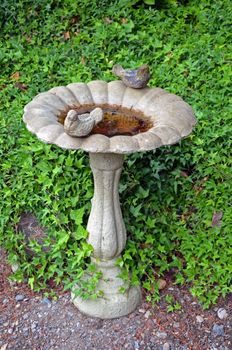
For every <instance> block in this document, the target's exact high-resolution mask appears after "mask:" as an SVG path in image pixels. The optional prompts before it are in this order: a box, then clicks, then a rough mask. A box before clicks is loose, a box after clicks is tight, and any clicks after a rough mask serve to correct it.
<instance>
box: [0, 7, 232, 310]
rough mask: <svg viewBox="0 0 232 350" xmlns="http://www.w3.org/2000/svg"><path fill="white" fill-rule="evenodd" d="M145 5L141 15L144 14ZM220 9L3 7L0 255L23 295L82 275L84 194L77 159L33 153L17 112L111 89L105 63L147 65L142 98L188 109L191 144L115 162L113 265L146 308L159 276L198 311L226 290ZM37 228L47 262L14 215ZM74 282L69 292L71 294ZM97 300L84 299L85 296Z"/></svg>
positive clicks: (69, 154)
mask: <svg viewBox="0 0 232 350" xmlns="http://www.w3.org/2000/svg"><path fill="white" fill-rule="evenodd" d="M149 4H151V5H149ZM230 5H231V4H230V1H229V0H218V1H210V0H202V1H199V2H194V1H181V2H178V1H163V2H162V1H159V2H157V1H126V0H117V1H108V0H107V1H106V0H102V1H100V2H99V1H97V0H92V1H87V0H82V1H81V0H75V1H73V0H62V1H61V0H57V1H53V0H37V1H34V0H29V1H26V0H19V1H15V0H2V1H1V4H0V29H1V31H0V62H1V65H0V157H1V162H0V198H1V200H0V244H1V245H2V246H4V247H5V248H6V249H7V251H8V253H9V260H10V262H11V263H18V264H19V266H20V268H19V270H18V271H17V272H16V273H15V278H16V279H17V280H19V281H21V280H23V278H24V277H25V276H26V277H27V278H28V281H29V284H30V285H31V287H32V288H34V289H36V290H38V289H41V288H46V287H47V286H48V285H49V283H50V281H51V280H52V281H53V282H55V283H56V284H63V285H64V287H65V288H67V289H69V288H71V286H72V285H73V283H77V282H79V281H80V280H81V278H80V277H81V276H82V274H83V271H84V270H85V269H86V268H87V269H88V270H89V273H90V274H92V276H93V278H92V280H91V281H92V282H91V283H90V284H88V285H83V284H80V287H81V290H82V295H83V296H86V297H87V296H89V295H90V294H92V295H93V296H94V293H95V292H94V286H95V284H96V282H97V280H98V278H99V276H98V275H97V274H96V273H95V271H94V266H92V265H90V263H89V256H90V254H91V250H92V248H91V247H90V246H89V245H88V244H87V243H86V237H87V232H86V230H85V227H86V223H87V218H88V215H89V212H90V199H91V197H92V195H93V180H92V175H91V172H90V169H89V166H88V157H87V155H86V154H84V153H82V152H80V151H64V150H61V149H59V148H58V147H55V146H52V145H45V144H43V143H41V142H40V141H38V140H37V139H36V137H34V136H33V135H31V134H30V133H29V132H28V131H27V130H26V128H25V125H24V124H23V122H22V114H23V107H24V105H25V104H26V103H28V102H29V101H30V100H31V99H32V98H33V97H34V96H35V95H36V94H38V93H39V92H42V91H46V90H47V89H49V88H51V87H53V86H57V85H67V84H68V83H70V82H76V81H84V82H87V81H89V80H92V79H105V80H107V81H109V80H112V79H114V78H113V76H112V73H111V69H112V66H113V64H115V63H121V64H122V65H125V66H126V67H136V66H139V65H141V64H143V63H148V64H149V66H150V67H151V71H152V79H151V81H150V85H151V86H159V87H162V88H165V89H166V90H168V91H170V92H172V93H175V94H177V95H180V96H182V97H183V98H184V100H186V101H187V102H188V103H189V104H190V105H191V106H192V107H193V109H194V110H195V113H196V117H197V119H198V124H197V126H196V128H195V129H194V132H193V134H192V135H191V136H190V137H188V138H187V139H185V140H183V141H181V142H179V143H178V144H176V145H174V146H172V147H162V148H160V149H158V150H157V151H155V152H147V153H137V154H134V155H129V156H127V157H126V161H125V166H124V172H123V175H122V179H121V184H120V198H121V202H122V210H123V215H124V219H125V223H126V227H127V232H128V241H127V246H126V249H125V251H124V253H123V257H122V259H121V261H119V264H120V265H121V266H124V267H125V274H124V277H125V278H126V276H127V273H126V272H127V271H128V270H131V271H132V276H131V281H132V283H138V281H142V284H143V287H144V288H145V289H146V290H147V291H148V298H149V299H150V300H153V301H156V300H157V299H158V297H159V296H158V284H157V280H158V278H159V277H160V276H162V275H164V276H165V274H166V273H168V272H170V271H171V272H172V273H174V276H175V280H176V282H177V283H180V284H184V283H188V285H189V288H190V290H191V293H192V294H193V295H195V296H196V297H197V298H198V300H199V302H200V303H201V304H202V305H203V307H205V308H207V307H209V305H210V304H212V303H215V302H216V301H217V298H218V297H219V296H221V295H222V296H226V295H227V294H228V293H229V292H231V291H232V287H231V279H232V278H231V276H232V235H231V231H232V209H231V189H232V176H231V175H232V171H231V166H232V164H231V163H232V157H231V122H232V118H231V113H230V112H231V111H230V110H229V95H230V93H231V85H230V82H231V67H230V63H231V54H230V52H231V47H230V42H231V38H230V21H231V11H230ZM25 212H31V213H34V214H35V215H36V216H37V217H38V218H39V220H40V222H41V224H42V225H45V226H46V227H47V228H48V237H47V242H46V244H47V245H48V246H49V251H48V250H46V251H44V250H42V249H41V247H40V246H39V245H38V244H36V242H31V243H30V244H31V247H32V249H33V250H34V251H35V254H34V256H28V255H27V254H26V252H25V244H24V240H23V236H22V234H20V233H16V228H17V223H18V222H19V219H20V215H21V214H22V213H25ZM79 283H80V282H79ZM95 296H96V295H95Z"/></svg>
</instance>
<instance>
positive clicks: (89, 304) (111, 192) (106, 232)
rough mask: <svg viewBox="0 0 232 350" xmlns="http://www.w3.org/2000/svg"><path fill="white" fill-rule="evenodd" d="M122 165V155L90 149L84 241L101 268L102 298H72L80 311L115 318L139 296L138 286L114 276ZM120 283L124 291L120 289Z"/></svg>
mask: <svg viewBox="0 0 232 350" xmlns="http://www.w3.org/2000/svg"><path fill="white" fill-rule="evenodd" d="M122 165H123V155H121V154H114V153H90V166H91V169H92V171H93V175H94V197H93V200H92V209H91V213H90V217H89V221H88V225H87V230H88V232H89V239H88V242H89V243H90V244H91V245H92V246H93V248H94V253H93V258H92V260H93V261H94V263H95V264H96V265H97V269H98V270H99V271H101V272H102V279H101V281H100V282H99V285H98V287H97V288H98V289H99V290H101V291H103V293H104V295H103V297H102V298H98V299H97V300H91V299H88V300H83V299H81V298H75V299H74V300H73V302H74V304H75V305H76V306H77V307H78V309H79V310H80V311H82V312H83V313H85V314H87V315H89V316H94V317H100V318H116V317H120V316H123V315H127V314H128V313H130V312H132V311H134V310H135V308H136V307H137V306H138V304H139V303H140V300H141V292H140V288H139V287H130V288H129V287H128V285H126V283H125V282H124V281H123V280H122V279H120V278H119V277H118V275H119V274H120V272H121V270H120V268H119V267H117V266H115V262H116V260H117V259H118V257H120V254H121V252H122V250H123V249H124V247H125V244H126V229H125V224H124V222H123V218H122V213H121V208H120V202H119V195H118V183H119V179H120V174H121V171H122ZM120 287H123V288H124V289H125V290H126V292H125V293H123V294H122V293H121V292H120V291H119V288H120Z"/></svg>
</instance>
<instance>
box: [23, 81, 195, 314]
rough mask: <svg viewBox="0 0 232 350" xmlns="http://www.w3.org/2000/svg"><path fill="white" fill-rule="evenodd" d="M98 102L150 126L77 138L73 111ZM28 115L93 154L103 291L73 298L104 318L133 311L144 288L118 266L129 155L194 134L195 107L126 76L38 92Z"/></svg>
mask: <svg viewBox="0 0 232 350" xmlns="http://www.w3.org/2000/svg"><path fill="white" fill-rule="evenodd" d="M96 107H100V108H102V109H103V111H109V110H114V111H118V113H119V111H120V114H125V123H126V124H127V122H128V118H130V117H129V116H128V115H134V116H135V117H136V118H142V117H144V118H145V119H146V121H147V120H149V128H148V130H145V131H144V130H143V131H142V132H140V130H137V132H136V131H135V132H134V134H133V135H120V134H116V135H115V136H111V137H110V136H107V135H104V134H98V133H96V134H90V135H89V136H87V137H71V136H69V135H67V134H66V133H65V131H64V126H63V121H64V118H65V116H66V115H67V113H68V111H69V110H71V109H73V108H75V109H77V110H78V109H79V110H81V111H82V112H83V111H84V112H86V111H91V110H93V109H94V108H96ZM23 119H24V122H25V123H26V126H27V128H28V130H29V131H31V132H32V133H34V134H36V136H37V137H38V138H39V139H40V140H42V141H43V142H45V143H53V144H55V145H57V146H59V147H61V148H64V149H82V150H84V151H86V152H88V153H89V157H90V166H91V169H92V172H93V176H94V197H93V200H92V208H91V213H90V216H89V220H88V225H87V230H88V232H89V237H88V242H89V243H90V244H91V245H92V246H93V255H92V261H93V262H94V263H95V264H96V266H97V270H98V271H101V272H102V278H101V280H100V281H99V283H98V285H97V289H98V290H99V291H102V292H103V296H102V297H99V298H97V299H95V300H93V299H87V300H84V299H82V298H80V297H76V296H75V293H72V298H73V302H74V304H75V305H76V306H77V307H78V309H79V310H80V311H81V312H83V313H85V314H87V315H89V316H94V317H100V318H103V319H104V318H115V317H120V316H123V315H127V314H128V313H130V312H132V311H134V310H135V309H136V307H137V306H138V305H139V303H140V301H141V291H140V288H139V287H138V286H129V285H128V284H127V282H125V281H123V280H122V279H121V278H120V277H119V274H120V273H121V268H120V267H119V266H117V265H116V260H117V259H118V258H119V257H120V255H121V253H122V251H123V249H124V247H125V244H126V229H125V225H124V222H123V218H122V213H121V209H120V202H119V194H118V184H119V179H120V174H121V171H122V166H123V157H124V156H123V155H124V154H130V153H134V152H141V151H149V150H155V149H156V148H158V147H160V146H163V145H171V144H174V143H176V142H178V141H179V140H180V139H181V138H183V137H185V136H187V135H188V134H190V132H191V131H192V128H193V126H194V125H195V123H196V119H195V117H194V115H193V111H192V109H191V107H190V106H189V105H188V104H187V103H185V102H184V101H183V100H182V99H181V98H180V97H178V96H176V95H174V94H170V93H168V92H166V91H165V90H163V89H160V88H143V89H138V90H137V89H133V88H130V87H126V86H125V85H124V84H123V83H122V82H121V81H112V82H109V83H107V82H104V81H101V80H97V81H92V82H89V83H88V84H84V83H73V84H69V85H68V86H67V87H65V86H59V87H55V88H52V89H51V90H49V91H48V92H45V93H41V94H39V95H37V96H36V97H35V98H34V99H33V100H32V101H31V102H30V103H29V104H27V105H26V106H25V108H24V116H23ZM145 119H144V120H145ZM144 120H143V121H142V122H141V125H142V123H143V122H144ZM135 170H136V169H135ZM86 278H87V277H86ZM121 290H124V293H122V292H121Z"/></svg>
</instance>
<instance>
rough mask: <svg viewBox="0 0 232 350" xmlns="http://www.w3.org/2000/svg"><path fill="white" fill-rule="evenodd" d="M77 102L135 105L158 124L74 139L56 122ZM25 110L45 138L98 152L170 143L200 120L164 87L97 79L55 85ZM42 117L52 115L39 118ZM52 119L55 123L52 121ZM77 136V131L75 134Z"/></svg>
mask: <svg viewBox="0 0 232 350" xmlns="http://www.w3.org/2000/svg"><path fill="white" fill-rule="evenodd" d="M73 102H75V104H76V105H78V104H81V105H91V106H92V105H93V104H94V103H95V104H96V105H99V104H100V105H104V104H106V103H107V104H108V105H109V104H110V105H111V106H112V108H114V109H117V107H120V106H121V105H123V106H125V107H127V108H132V109H133V110H135V113H136V110H138V111H140V112H142V113H144V114H145V115H146V116H148V117H150V118H151V120H152V122H153V124H154V127H153V128H151V129H150V130H148V131H147V132H144V133H141V134H139V135H135V136H117V137H118V138H116V137H112V138H109V137H107V136H104V135H91V136H89V137H88V140H87V138H86V140H84V141H78V142H77V141H71V140H70V139H69V138H67V137H64V136H63V134H64V126H62V127H61V128H60V127H59V125H54V124H56V120H57V119H58V116H59V115H60V112H61V111H63V112H64V111H65V110H67V108H70V103H73ZM24 111H25V113H24V121H25V123H26V124H27V127H28V129H29V130H30V131H31V132H33V133H35V134H36V135H37V136H38V137H39V138H40V139H41V140H42V141H44V142H47V143H54V144H56V145H58V146H60V147H62V148H70V149H79V148H80V149H82V150H84V151H87V152H94V153H98V152H104V153H121V154H126V153H133V152H137V151H147V150H152V149H155V148H157V147H160V146H162V145H170V144H173V143H176V142H178V141H179V140H180V139H181V138H182V137H185V136H187V135H188V134H189V133H190V132H191V131H192V128H193V126H194V125H195V123H196V120H195V117H194V115H193V111H192V109H191V107H190V106H189V105H188V104H187V103H185V102H184V101H183V100H182V99H181V98H180V97H178V96H176V95H174V94H170V93H168V92H167V91H165V90H163V89H160V88H144V89H141V90H135V89H132V88H129V87H126V86H125V84H123V83H122V82H121V81H112V82H109V83H106V82H105V81H101V80H96V81H92V82H89V83H88V84H84V83H73V84H69V85H68V86H67V87H64V86H60V87H55V88H53V89H51V90H50V91H49V92H47V93H41V94H39V95H38V96H36V97H35V98H34V99H33V101H32V102H30V103H29V104H28V105H27V106H25V109H24ZM42 118H48V119H44V121H37V119H42ZM49 119H50V120H51V125H49V124H48V120H49ZM34 123H35V125H33V124H34ZM52 124H53V126H52ZM52 131H53V132H52ZM86 135H88V134H86ZM73 136H75V135H74V134H72V137H73ZM77 137H79V136H77ZM62 140H64V143H62ZM159 140H161V142H160V141H159ZM91 142H92V144H91Z"/></svg>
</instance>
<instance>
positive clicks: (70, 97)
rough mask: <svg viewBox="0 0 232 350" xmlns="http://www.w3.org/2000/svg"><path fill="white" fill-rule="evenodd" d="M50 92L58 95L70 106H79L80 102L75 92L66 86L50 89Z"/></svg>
mask: <svg viewBox="0 0 232 350" xmlns="http://www.w3.org/2000/svg"><path fill="white" fill-rule="evenodd" d="M48 92H51V93H52V94H55V95H57V96H58V97H59V98H60V99H61V100H62V101H64V103H66V104H67V105H68V106H70V107H71V106H73V105H78V100H77V98H76V97H75V95H74V94H73V92H72V91H71V90H70V89H68V88H67V87H66V86H56V87H54V88H52V89H50V90H49V91H48Z"/></svg>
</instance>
